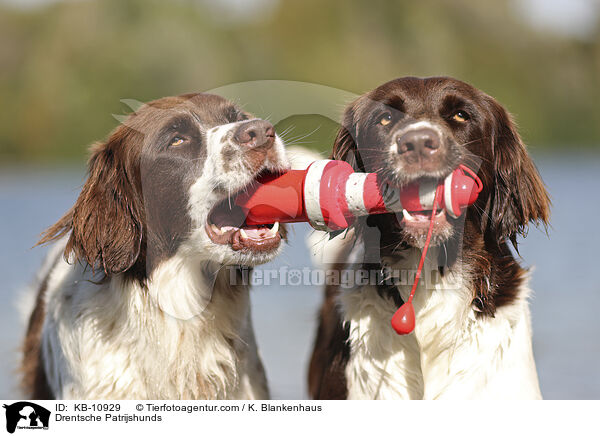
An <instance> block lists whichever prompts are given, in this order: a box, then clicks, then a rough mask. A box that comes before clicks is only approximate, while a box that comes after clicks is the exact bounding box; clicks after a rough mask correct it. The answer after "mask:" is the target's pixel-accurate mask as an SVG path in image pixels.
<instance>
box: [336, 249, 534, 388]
mask: <svg viewBox="0 0 600 436" xmlns="http://www.w3.org/2000/svg"><path fill="white" fill-rule="evenodd" d="M417 256H418V253H414V255H413V256H410V257H409V258H407V259H405V260H403V261H398V260H396V262H397V263H396V264H394V265H391V267H392V268H394V269H396V270H402V269H403V268H404V269H405V270H406V269H408V270H410V269H411V268H412V269H414V265H416V264H417V260H418V259H417ZM432 257H433V256H432ZM433 258H434V257H433ZM428 270H429V271H431V268H429V269H428V268H427V266H426V268H425V271H428ZM411 285H412V282H411V283H407V284H406V285H404V284H403V285H400V286H398V291H399V292H400V294H401V295H402V298H403V299H404V301H406V299H407V298H408V294H409V291H410V286H411ZM528 294H529V290H528V289H527V288H526V287H523V289H522V290H521V293H520V297H519V299H517V300H516V301H515V302H514V303H512V304H511V305H508V306H505V307H501V308H499V309H498V311H497V312H496V316H495V317H494V318H490V317H476V316H475V313H474V312H473V310H472V309H471V300H472V298H473V293H472V291H471V289H470V284H469V274H468V271H463V270H462V269H461V267H460V266H457V267H455V268H454V269H453V271H451V272H450V273H449V274H446V275H444V277H439V276H438V278H437V279H434V280H431V281H430V282H429V283H425V282H423V283H421V284H420V285H419V288H418V289H417V291H416V294H415V297H414V300H413V304H414V307H415V314H416V327H415V331H414V332H413V333H411V334H409V335H406V336H399V335H397V334H396V333H395V331H394V330H393V329H392V328H391V326H390V319H391V317H392V315H393V314H394V312H395V309H396V308H395V306H394V303H393V302H391V301H389V300H387V299H385V298H382V297H381V296H380V295H379V294H378V293H377V291H376V289H375V288H374V287H373V286H365V287H361V288H357V289H352V290H350V291H346V292H344V293H343V294H342V296H341V298H340V300H341V304H342V307H343V312H344V314H345V320H346V322H348V323H349V325H350V338H349V340H350V347H351V357H350V360H349V363H348V366H347V368H346V377H347V382H348V393H349V398H352V399H442V398H457V399H483V398H489V399H507V398H511V399H537V398H540V397H541V394H540V390H539V385H538V379H537V373H536V369H535V362H534V360H533V352H532V348H531V327H530V315H529V308H528V304H527V296H528Z"/></svg>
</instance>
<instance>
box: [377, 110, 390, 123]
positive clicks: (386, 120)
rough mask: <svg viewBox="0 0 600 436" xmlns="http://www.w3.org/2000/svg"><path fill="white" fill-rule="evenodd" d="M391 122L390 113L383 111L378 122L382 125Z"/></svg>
mask: <svg viewBox="0 0 600 436" xmlns="http://www.w3.org/2000/svg"><path fill="white" fill-rule="evenodd" d="M391 122H392V114H391V113H389V112H386V113H384V114H383V115H382V116H381V118H380V120H379V124H381V125H382V126H387V125H388V124H389V123H391Z"/></svg>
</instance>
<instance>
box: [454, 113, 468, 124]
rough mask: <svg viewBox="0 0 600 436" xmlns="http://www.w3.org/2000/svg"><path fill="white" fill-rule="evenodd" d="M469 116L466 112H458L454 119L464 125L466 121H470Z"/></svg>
mask: <svg viewBox="0 0 600 436" xmlns="http://www.w3.org/2000/svg"><path fill="white" fill-rule="evenodd" d="M469 118H470V117H469V114H468V113H466V112H465V111H458V112H456V113H455V114H454V115H453V116H452V119H453V120H454V121H456V122H459V123H464V122H465V121H467V120H468V119H469Z"/></svg>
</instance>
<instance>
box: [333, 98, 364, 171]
mask: <svg viewBox="0 0 600 436" xmlns="http://www.w3.org/2000/svg"><path fill="white" fill-rule="evenodd" d="M358 102H359V101H358V100H357V101H355V102H354V103H352V104H350V105H349V106H348V107H347V108H346V110H345V111H344V114H343V116H342V125H341V126H340V129H339V130H338V132H337V135H336V137H335V141H334V142H333V151H332V153H331V158H332V159H336V160H343V161H346V162H348V163H349V164H350V165H352V167H353V168H354V170H355V171H363V172H364V171H365V169H364V165H363V163H362V160H361V158H360V155H359V152H358V146H357V144H356V135H357V127H356V124H357V120H356V107H357V105H358Z"/></svg>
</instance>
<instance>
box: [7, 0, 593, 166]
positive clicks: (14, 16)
mask: <svg viewBox="0 0 600 436" xmlns="http://www.w3.org/2000/svg"><path fill="white" fill-rule="evenodd" d="M207 1H208V0H205V1H201V0H195V1H191V0H188V1H186V0H176V1H171V2H164V1H159V0H97V1H69V2H58V3H50V4H47V5H45V6H41V7H35V8H30V9H15V8H13V7H10V6H8V5H6V4H2V3H0V104H1V109H0V110H1V113H2V115H1V117H0V160H1V161H14V160H45V161H47V160H64V159H70V158H74V159H82V158H83V157H84V156H85V146H86V145H87V144H89V143H91V142H93V141H95V140H98V139H101V138H103V137H105V136H106V134H107V133H108V131H109V130H111V129H112V128H114V127H115V126H116V125H117V121H116V120H115V119H114V118H113V117H112V115H111V114H122V113H126V112H127V111H128V108H127V107H126V106H124V105H123V104H122V103H120V100H121V99H124V98H131V99H137V100H141V101H147V100H151V99H154V98H158V97H161V96H165V95H173V94H180V93H184V92H191V91H204V90H208V89H212V88H216V87H218V86H222V85H225V84H228V83H234V82H240V81H248V80H262V79H284V80H297V81H304V82H311V83H319V84H323V85H327V86H331V87H335V88H340V89H344V90H348V91H351V92H354V93H357V94H360V93H363V92H365V91H367V90H369V89H371V88H373V87H375V86H377V85H378V84H380V83H382V82H384V81H387V80H389V79H392V78H395V77H399V76H405V75H418V76H431V75H451V76H454V77H457V78H460V79H462V80H465V81H467V82H470V83H472V84H474V85H475V86H477V87H479V88H481V89H483V90H484V91H486V92H488V93H489V94H491V95H493V96H495V97H496V98H497V99H498V100H499V101H500V102H502V103H503V104H504V105H505V106H507V107H508V109H509V110H510V111H511V112H512V113H513V114H514V115H515V117H516V119H517V122H518V123H519V125H520V128H521V133H522V134H523V137H524V138H525V140H526V141H527V142H528V143H529V144H531V145H534V146H535V147H536V148H545V147H564V148H567V147H569V148H571V147H584V146H587V147H595V146H597V145H598V144H600V105H599V104H598V102H599V101H600V86H599V84H600V34H599V33H598V32H597V33H596V35H594V36H593V37H592V38H591V39H589V40H586V41H584V40H580V39H570V38H567V37H563V36H558V35H555V34H549V33H548V34H546V33H539V32H536V31H534V30H532V29H531V28H530V27H529V26H528V25H527V24H525V23H524V21H523V20H522V18H519V17H517V16H516V15H515V9H514V8H513V7H511V5H510V0H501V1H493V2H492V1H485V2H481V1H480V2H477V1H472V0H453V1H447V0H423V1H420V2H409V1H384V0H369V1H353V2H348V1H346V0H329V1H323V0H303V1H294V0H281V1H278V2H276V4H275V5H274V7H273V8H265V9H261V10H258V11H245V12H248V14H247V17H246V18H244V17H242V18H240V17H239V16H237V17H236V16H233V15H231V16H229V13H228V11H227V9H222V8H221V9H220V8H217V7H214V5H211V4H210V3H207ZM273 1H275V0H273ZM238 3H239V4H240V5H244V3H243V2H238ZM243 7H246V8H252V7H256V5H255V3H254V2H250V4H247V5H244V6H243ZM317 124H318V127H320V129H317V130H318V131H317V132H316V133H314V134H313V135H312V136H310V135H309V136H310V137H308V138H303V142H305V143H307V144H308V145H309V146H310V145H314V146H315V147H317V148H319V149H321V150H325V149H327V148H329V144H330V142H329V141H330V140H331V137H332V135H333V131H334V130H335V127H336V126H335V123H332V122H330V121H327V120H317ZM288 126H295V127H296V130H295V132H294V133H293V134H291V136H295V137H296V138H298V137H301V136H304V135H303V132H304V131H307V132H309V133H310V132H312V131H314V130H315V120H311V119H310V118H308V119H307V118H306V117H298V119H288V120H284V121H282V122H281V123H280V126H278V128H279V129H284V128H286V127H288Z"/></svg>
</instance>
